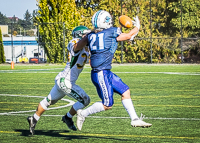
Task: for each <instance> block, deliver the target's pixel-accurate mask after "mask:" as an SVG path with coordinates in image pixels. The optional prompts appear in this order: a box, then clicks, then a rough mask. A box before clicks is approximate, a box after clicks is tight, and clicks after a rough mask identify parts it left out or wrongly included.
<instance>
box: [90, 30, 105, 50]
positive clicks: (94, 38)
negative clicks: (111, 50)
mask: <svg viewBox="0 0 200 143" xmlns="http://www.w3.org/2000/svg"><path fill="white" fill-rule="evenodd" d="M97 35H98V38H97V36H96V34H92V35H91V36H90V40H91V42H90V48H91V50H92V51H93V50H103V49H104V41H103V39H104V33H100V34H97ZM97 40H98V42H97V43H99V45H95V44H94V43H95V42H96V41H97Z"/></svg>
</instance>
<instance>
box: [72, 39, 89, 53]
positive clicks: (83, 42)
mask: <svg viewBox="0 0 200 143" xmlns="http://www.w3.org/2000/svg"><path fill="white" fill-rule="evenodd" d="M87 43H88V42H87V36H85V37H84V38H82V39H81V40H80V41H78V43H77V44H75V45H74V52H77V51H79V50H82V49H83V48H84V47H85V46H86V45H87Z"/></svg>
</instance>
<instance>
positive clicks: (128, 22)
mask: <svg viewBox="0 0 200 143" xmlns="http://www.w3.org/2000/svg"><path fill="white" fill-rule="evenodd" d="M119 23H120V24H121V25H122V26H124V27H126V28H131V27H132V26H133V23H132V19H131V18H130V17H128V16H126V15H121V16H120V17H119Z"/></svg>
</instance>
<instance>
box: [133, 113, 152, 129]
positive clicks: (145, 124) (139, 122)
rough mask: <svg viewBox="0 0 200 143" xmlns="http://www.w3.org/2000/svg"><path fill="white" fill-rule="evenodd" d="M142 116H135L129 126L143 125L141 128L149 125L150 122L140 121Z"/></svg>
mask: <svg viewBox="0 0 200 143" xmlns="http://www.w3.org/2000/svg"><path fill="white" fill-rule="evenodd" d="M143 118H144V116H143V115H142V114H141V117H140V118H139V119H138V118H136V119H134V120H132V121H131V126H133V127H143V128H146V127H147V128H148V127H151V126H152V124H150V123H146V122H144V121H142V120H143Z"/></svg>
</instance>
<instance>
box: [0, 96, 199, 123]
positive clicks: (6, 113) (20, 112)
mask: <svg viewBox="0 0 200 143" xmlns="http://www.w3.org/2000/svg"><path fill="white" fill-rule="evenodd" d="M0 96H18V97H33V98H44V96H29V95H10V94H0ZM61 100H63V101H66V102H69V104H67V105H65V106H59V107H53V108H48V110H53V109H59V108H65V107H68V106H71V105H73V104H74V103H75V102H74V101H72V100H69V99H63V98H62V99H61ZM28 112H35V110H29V111H16V112H5V113H0V115H12V116H31V115H32V114H22V113H28ZM42 116H47V117H50V116H51V117H60V116H63V115H42ZM87 118H107V119H129V118H130V117H104V116H88V117H87ZM144 119H152V120H189V121H199V120H200V118H162V117H145V118H144Z"/></svg>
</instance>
